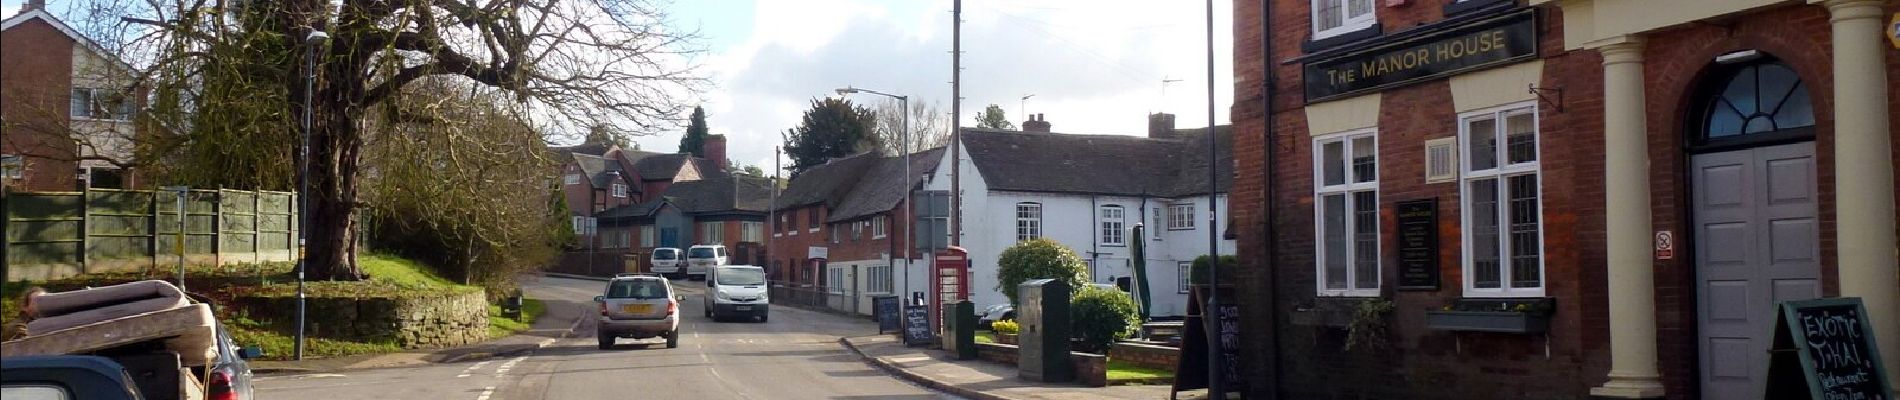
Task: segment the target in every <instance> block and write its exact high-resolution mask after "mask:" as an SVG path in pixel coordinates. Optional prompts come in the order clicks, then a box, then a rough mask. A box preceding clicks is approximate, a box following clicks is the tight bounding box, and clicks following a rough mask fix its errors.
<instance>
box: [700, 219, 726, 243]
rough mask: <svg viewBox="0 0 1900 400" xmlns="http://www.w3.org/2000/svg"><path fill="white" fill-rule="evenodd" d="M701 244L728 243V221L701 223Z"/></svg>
mask: <svg viewBox="0 0 1900 400" xmlns="http://www.w3.org/2000/svg"><path fill="white" fill-rule="evenodd" d="M699 243H700V244H726V223H725V222H724V221H712V222H701V223H699Z"/></svg>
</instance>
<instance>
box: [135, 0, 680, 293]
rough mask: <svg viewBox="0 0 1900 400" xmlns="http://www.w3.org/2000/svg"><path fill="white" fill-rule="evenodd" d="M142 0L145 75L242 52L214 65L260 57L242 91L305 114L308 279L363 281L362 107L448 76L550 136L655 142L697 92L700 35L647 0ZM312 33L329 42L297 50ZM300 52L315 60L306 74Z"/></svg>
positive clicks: (187, 69)
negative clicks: (259, 91)
mask: <svg viewBox="0 0 1900 400" xmlns="http://www.w3.org/2000/svg"><path fill="white" fill-rule="evenodd" d="M128 1H135V0H128ZM148 1H150V2H149V3H148V4H152V7H151V8H152V9H151V10H150V11H149V14H150V15H144V16H140V17H136V18H132V19H131V20H133V21H137V22H140V23H143V24H146V25H150V26H154V27H158V29H159V32H158V33H155V34H153V35H150V36H149V37H151V38H154V40H167V41H169V42H170V43H171V44H170V45H168V46H164V47H163V50H162V51H160V52H158V54H157V55H156V56H155V57H153V59H154V60H155V61H154V63H153V71H155V72H158V73H155V74H151V75H152V76H157V77H160V79H167V80H170V81H171V82H174V83H176V84H178V85H180V86H192V85H193V83H192V82H196V81H195V79H197V77H196V76H197V75H196V74H198V73H201V72H203V71H205V70H208V69H215V68H218V67H217V65H219V63H222V62H226V61H227V60H222V59H217V58H215V57H218V56H219V55H220V54H221V53H218V52H216V51H207V49H210V50H216V49H219V48H228V47H229V46H228V45H229V44H231V43H241V44H243V45H244V46H241V47H239V48H243V49H245V50H246V51H245V52H241V53H238V54H223V56H226V57H248V58H251V59H253V60H256V61H257V62H256V64H257V65H256V66H255V67H256V69H255V70H252V71H246V72H248V73H249V74H248V75H244V76H247V77H267V76H269V75H270V73H274V74H275V76H274V78H275V79H274V80H271V81H268V82H249V83H251V84H259V85H261V86H266V87H272V88H273V89H274V90H271V91H270V93H282V94H283V99H284V100H285V101H282V102H280V103H278V104H281V106H282V108H280V109H279V110H281V111H279V112H278V113H277V114H275V115H277V116H280V117H283V116H303V115H304V110H306V109H308V110H311V112H310V115H309V117H310V119H311V120H312V122H311V124H312V129H311V132H310V138H309V143H310V149H309V160H308V162H307V165H308V169H309V171H310V175H308V181H309V185H310V188H309V193H308V197H307V199H308V200H309V201H310V207H309V210H310V212H309V216H308V217H309V221H310V224H309V226H308V227H307V228H308V229H307V231H306V232H307V236H308V247H307V254H308V255H307V257H308V258H307V261H308V263H309V264H310V271H309V272H310V274H311V277H312V278H313V279H358V278H359V277H360V274H359V273H358V271H357V269H356V267H355V263H354V260H353V259H352V258H351V257H349V248H348V245H349V244H350V243H352V242H354V235H355V230H356V229H355V226H354V225H353V224H354V222H353V221H354V220H355V219H354V218H352V217H353V216H354V215H355V213H356V210H357V209H358V208H359V207H361V206H362V205H363V204H361V203H359V201H358V198H359V191H358V186H359V182H360V178H361V176H362V174H363V167H364V164H363V158H364V150H365V149H364V145H365V144H366V135H365V134H364V128H365V126H366V125H367V124H369V123H371V122H372V121H370V117H371V116H372V115H373V113H372V110H376V109H378V108H379V107H384V106H386V105H390V104H402V103H403V98H404V97H405V96H407V95H409V94H410V92H408V91H407V90H406V88H407V87H408V85H409V84H411V83H413V82H417V81H419V80H423V79H425V78H430V77H453V78H454V79H456V80H459V81H462V82H469V83H473V84H478V85H480V87H485V88H492V89H496V90H500V91H502V92H504V93H506V94H507V97H508V98H510V99H512V101H514V102H517V103H521V104H523V105H524V107H525V114H526V115H527V116H530V117H533V118H534V119H537V120H542V123H545V124H546V125H547V126H549V127H551V128H552V129H551V130H552V131H556V132H582V131H584V130H585V128H586V127H588V126H591V125H593V124H607V125H611V126H614V127H616V128H618V129H619V130H620V131H624V132H633V133H639V134H652V133H657V132H660V131H664V130H667V129H671V128H674V127H676V126H678V125H679V121H678V119H679V117H680V116H681V115H684V113H683V110H684V109H685V107H684V104H690V103H691V100H692V99H691V97H693V96H694V95H696V93H697V92H698V91H699V90H700V88H701V87H702V86H703V83H704V80H703V78H701V77H700V76H698V75H697V74H696V72H695V71H694V68H693V66H692V57H691V56H692V55H693V54H695V53H697V52H699V49H698V48H697V46H696V45H695V44H694V39H695V38H696V36H695V35H694V34H692V33H689V32H684V31H680V30H676V29H674V28H673V27H672V26H670V24H669V21H668V17H667V14H666V12H665V11H664V10H663V4H660V2H659V1H656V0H581V1H559V0H480V1H478V0H334V1H333V0H286V1H277V2H263V1H247V0H246V1H232V0H173V1H172V2H170V3H169V4H168V3H164V2H158V1H156V0H148ZM313 30H322V31H325V32H328V36H329V39H328V40H327V41H323V42H314V41H306V40H305V38H306V37H308V36H309V35H310V34H311V32H312V31H313ZM220 46H225V47H220ZM313 46H314V47H313ZM307 52H315V53H316V54H317V56H316V57H314V59H315V64H314V65H311V64H310V63H309V62H307V61H305V60H306V57H304V56H303V55H304V54H307ZM313 69H314V70H316V71H317V74H316V75H317V77H316V83H315V85H314V87H313V88H312V89H311V90H306V89H305V85H304V79H305V76H306V72H305V71H310V70H313ZM306 98H308V99H310V100H309V101H307V102H306V100H305V99H306ZM179 102H180V103H181V104H182V103H186V102H185V101H183V100H180V101H179ZM213 106H214V105H211V104H203V103H196V104H193V105H192V106H190V107H180V110H183V111H182V112H184V113H189V112H191V111H194V110H210V109H212V107H213ZM394 111H395V112H393V113H390V114H388V115H387V118H391V119H393V120H396V121H405V122H409V121H427V120H430V119H431V118H432V116H430V115H426V114H428V113H430V112H433V111H431V110H414V109H408V108H397V109H394ZM418 113H420V114H423V115H417V114H418ZM292 120H294V119H292ZM293 128H294V126H293V125H284V126H277V127H275V129H277V130H281V131H293V132H294V129H293ZM286 144H288V143H283V142H280V143H275V144H274V145H275V146H283V145H286Z"/></svg>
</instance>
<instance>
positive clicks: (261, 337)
mask: <svg viewBox="0 0 1900 400" xmlns="http://www.w3.org/2000/svg"><path fill="white" fill-rule="evenodd" d="M304 340H305V342H304V345H305V346H306V347H304V350H303V354H304V357H306V358H324V357H336V356H347V355H357V354H382V353H394V352H398V351H402V347H400V346H397V345H396V344H395V343H360V342H350V341H342V340H333V339H324V338H318V337H309V338H304ZM231 341H232V342H235V343H237V344H238V345H239V346H247V347H248V346H257V347H260V348H262V349H263V350H264V356H263V357H261V358H259V359H262V360H289V359H290V358H291V356H292V355H293V354H294V353H295V351H296V349H295V348H294V346H295V344H294V343H295V338H293V337H291V336H289V335H284V334H281V333H277V332H272V331H270V330H269V329H262V328H256V329H254V328H251V327H242V328H240V327H236V326H232V327H231Z"/></svg>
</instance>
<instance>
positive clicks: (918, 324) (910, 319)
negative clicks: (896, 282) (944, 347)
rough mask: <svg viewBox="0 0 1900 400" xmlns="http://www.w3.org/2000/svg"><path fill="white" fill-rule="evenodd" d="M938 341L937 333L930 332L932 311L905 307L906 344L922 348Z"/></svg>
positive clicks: (921, 307) (919, 307)
mask: <svg viewBox="0 0 1900 400" xmlns="http://www.w3.org/2000/svg"><path fill="white" fill-rule="evenodd" d="M934 339H936V333H934V332H931V331H930V309H928V308H925V307H924V306H904V344H905V345H910V346H920V345H924V344H929V343H930V342H932V341H933V340H934Z"/></svg>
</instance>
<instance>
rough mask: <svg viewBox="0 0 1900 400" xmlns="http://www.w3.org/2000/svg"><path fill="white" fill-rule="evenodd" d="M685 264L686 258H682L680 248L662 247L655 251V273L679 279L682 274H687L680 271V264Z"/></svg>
mask: <svg viewBox="0 0 1900 400" xmlns="http://www.w3.org/2000/svg"><path fill="white" fill-rule="evenodd" d="M684 262H685V260H684V257H682V256H681V254H680V249H678V248H673V247H661V248H656V249H653V273H656V274H662V275H666V276H668V277H673V278H678V277H679V275H680V273H682V272H686V271H681V270H680V264H681V263H684Z"/></svg>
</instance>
